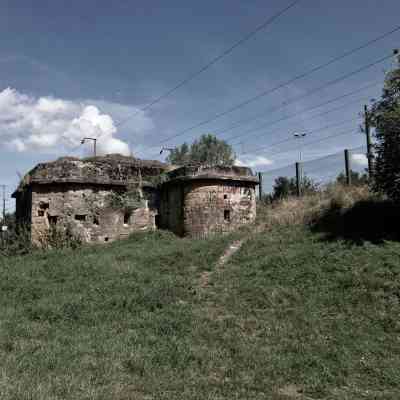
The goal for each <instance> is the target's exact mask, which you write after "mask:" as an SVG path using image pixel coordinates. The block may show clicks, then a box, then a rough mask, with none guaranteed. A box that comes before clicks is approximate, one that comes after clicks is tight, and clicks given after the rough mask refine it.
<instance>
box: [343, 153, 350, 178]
mask: <svg viewBox="0 0 400 400" xmlns="http://www.w3.org/2000/svg"><path fill="white" fill-rule="evenodd" d="M344 163H345V169H346V185H347V186H350V185H351V167H350V155H349V150H347V149H346V150H345V151H344Z"/></svg>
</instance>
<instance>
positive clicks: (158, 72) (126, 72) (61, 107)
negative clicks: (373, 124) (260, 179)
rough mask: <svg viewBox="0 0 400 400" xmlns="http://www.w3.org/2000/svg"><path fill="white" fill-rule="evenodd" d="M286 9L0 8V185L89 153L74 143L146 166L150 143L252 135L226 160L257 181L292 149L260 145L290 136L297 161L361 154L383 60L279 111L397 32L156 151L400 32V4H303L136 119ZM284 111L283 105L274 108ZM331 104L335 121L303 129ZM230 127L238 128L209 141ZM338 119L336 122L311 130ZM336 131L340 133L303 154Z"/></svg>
mask: <svg viewBox="0 0 400 400" xmlns="http://www.w3.org/2000/svg"><path fill="white" fill-rule="evenodd" d="M289 3H290V1H283V0H279V1H278V0H269V1H267V0H263V1H261V0H252V1H243V0H242V1H238V0H213V1H211V0H203V1H191V0H185V1H183V0H179V1H178V0H169V1H165V0H164V1H161V0H158V1H156V0H147V1H139V0H137V1H126V0H124V1H122V0H113V1H108V0H107V1H105V0H97V1H94V0H85V1H75V0H71V1H69V2H65V1H60V0H51V1H50V0H40V1H35V2H33V1H28V0H26V1H22V0H7V1H5V0H0V184H1V183H4V184H7V185H9V186H10V187H11V188H12V187H14V186H15V185H16V183H17V181H18V175H17V171H19V172H21V173H24V172H26V171H27V170H28V169H29V168H31V167H32V166H34V165H35V164H36V163H37V162H40V161H46V160H52V159H55V158H57V157H59V156H63V155H75V156H83V155H85V154H86V152H88V151H89V150H90V149H89V147H88V146H86V145H84V146H80V147H79V146H78V145H77V144H79V140H80V138H81V137H82V135H97V136H98V137H99V142H101V143H100V150H101V151H103V152H109V151H120V152H128V151H131V152H132V153H133V154H134V155H135V156H137V157H140V158H148V157H150V158H158V157H159V155H158V152H159V149H160V146H161V144H163V145H168V146H174V145H177V144H180V143H182V142H183V141H192V140H193V139H194V138H196V137H198V136H199V135H201V134H202V133H216V134H217V135H218V136H220V137H221V138H227V139H229V137H230V136H235V135H238V134H243V133H245V132H247V131H250V130H251V129H256V128H257V127H258V126H260V125H261V124H264V127H263V128H262V129H260V130H259V131H257V132H254V134H253V135H247V136H243V138H242V139H240V140H239V139H238V140H233V141H232V143H236V145H235V150H236V152H237V153H238V157H239V160H240V161H241V162H242V163H246V164H249V165H251V166H252V167H253V168H254V169H255V170H261V171H267V170H269V169H274V168H279V167H281V166H285V165H287V164H290V163H292V162H293V161H295V160H296V158H297V157H298V144H297V143H296V142H294V143H293V142H287V143H285V144H282V145H280V146H276V147H268V146H269V145H271V144H273V143H276V142H277V141H281V140H284V139H286V138H289V137H291V135H292V134H293V132H294V131H306V132H312V137H311V133H310V134H309V137H308V138H306V139H305V140H304V143H303V144H304V146H303V154H304V155H303V156H304V158H305V159H313V158H317V157H320V156H324V155H326V154H330V153H335V152H337V151H340V150H341V149H343V148H345V147H349V148H351V147H357V146H360V145H362V144H363V142H364V138H363V136H362V135H361V134H354V133H355V132H356V131H357V127H358V124H359V122H357V121H356V120H355V118H357V116H358V113H359V111H360V110H361V107H362V104H364V103H365V102H367V101H368V99H370V98H373V97H377V96H379V93H380V89H381V88H380V86H379V82H380V81H383V78H384V71H385V70H387V69H389V68H390V65H391V62H390V61H386V62H384V63H382V64H380V65H378V66H376V67H373V68H371V69H368V70H366V71H363V72H361V73H359V74H357V75H355V76H353V77H351V78H349V79H347V80H344V81H342V82H340V83H338V84H336V85H332V86H330V87H329V88H327V89H325V90H321V91H319V92H318V93H315V94H314V95H312V96H308V97H304V98H302V99H300V100H298V101H292V102H291V99H293V98H296V97H299V96H301V95H302V94H304V92H306V91H309V90H312V89H313V88H316V87H318V86H320V85H322V84H324V83H326V82H328V81H330V80H333V79H336V78H338V77H340V76H341V75H344V74H346V73H348V72H351V71H353V70H356V69H358V68H360V67H362V66H364V65H366V64H368V63H370V62H373V61H375V60H377V59H379V58H381V57H383V56H385V55H387V54H390V52H391V51H392V49H394V48H396V47H399V46H400V31H399V32H396V33H395V34H393V35H391V36H389V37H387V38H386V39H384V40H382V41H380V42H378V43H376V44H374V45H372V46H370V47H368V48H367V49H364V50H362V51H359V52H357V53H355V54H353V55H351V56H349V57H347V58H345V59H343V60H341V61H339V62H337V63H334V64H332V65H331V66H329V67H327V68H324V69H322V70H321V71H318V72H317V73H315V74H312V75H311V76H309V77H307V78H305V79H301V80H299V81H297V82H295V83H293V84H291V85H289V86H287V87H285V88H283V89H281V90H278V91H276V92H274V93H273V94H271V95H269V96H264V97H262V98H260V99H259V100H258V101H255V102H252V103H250V104H249V105H248V106H246V107H243V108H240V109H238V110H236V111H235V112H232V113H229V114H227V115H226V116H224V117H222V118H218V119H216V120H215V121H213V122H211V123H209V124H206V125H203V126H201V127H199V128H197V129H193V130H191V131H189V132H187V133H186V134H185V135H182V136H180V137H178V138H176V139H174V140H171V141H167V142H165V143H162V142H163V141H164V140H165V139H166V138H168V137H170V136H173V135H175V134H176V133H179V132H180V131H182V130H185V129H186V128H188V127H190V126H193V125H195V124H197V123H198V122H201V121H203V120H205V119H207V118H209V117H211V116H213V115H214V114H216V113H218V112H221V111H224V110H225V109H228V108H230V107H232V106H234V105H235V104H237V103H240V102H242V101H244V100H246V99H247V98H250V97H252V96H255V95H256V94H258V93H259V92H261V91H263V90H266V89H268V88H272V87H274V86H277V85H279V84H280V83H282V82H285V81H287V80H289V79H290V78H292V77H294V76H296V75H298V74H301V73H303V72H305V71H307V70H308V69H310V68H312V67H314V66H316V65H318V64H321V63H324V62H326V61H328V60H329V59H330V58H332V57H335V56H338V55H340V54H342V53H343V52H345V51H346V50H351V49H352V48H355V47H357V46H359V45H361V44H363V43H365V42H367V41H368V40H370V39H373V38H375V37H377V36H379V35H381V34H383V33H385V32H387V31H390V30H391V29H393V28H394V27H396V25H398V24H399V19H398V16H399V15H400V2H398V1H396V0H381V1H379V2H378V1H377V0H363V1H361V0H353V1H348V0H347V1H344V0H338V1H335V2H328V1H318V0H302V1H300V3H299V4H298V5H296V6H295V7H293V8H292V9H291V10H290V11H288V12H287V13H286V14H285V15H283V16H282V17H281V18H279V19H278V20H277V21H276V22H275V23H273V24H272V25H271V26H269V27H268V28H267V29H265V30H263V31H261V32H259V33H258V34H257V35H256V36H255V37H253V38H252V39H250V40H249V41H248V42H246V43H245V44H244V45H242V46H240V47H238V48H237V49H235V50H234V51H233V52H232V53H231V54H229V55H228V56H227V57H225V58H224V59H223V60H221V61H220V62H218V63H217V64H216V65H214V66H213V67H211V68H210V69H208V70H207V71H206V72H204V73H203V74H201V75H200V76H199V77H198V78H196V79H195V80H193V81H192V82H190V83H189V84H188V85H185V86H184V87H182V88H181V89H180V90H178V91H177V92H175V93H174V94H173V95H172V96H169V97H168V98H166V99H164V100H163V101H161V102H159V103H158V104H157V105H155V106H154V107H152V108H150V109H149V110H147V111H146V112H141V111H140V110H138V109H140V107H143V106H144V105H146V104H147V103H148V102H150V101H151V100H152V99H154V98H155V97H157V96H159V95H160V94H162V93H164V92H165V91H167V90H168V89H170V88H171V87H173V86H174V85H175V84H177V83H178V82H179V81H181V80H182V79H184V78H185V77H186V76H188V75H190V74H191V73H193V72H194V71H196V70H197V69H199V67H201V66H202V65H204V64H206V63H207V62H208V61H209V60H210V59H212V58H213V57H215V56H216V55H218V54H219V53H221V52H222V51H224V50H225V49H226V48H227V47H229V46H230V45H231V44H232V43H234V42H235V41H237V40H239V39H240V38H241V37H242V36H243V35H245V34H246V33H248V32H249V31H251V30H252V29H254V27H255V26H257V25H259V24H261V23H262V22H263V21H264V20H265V19H266V18H267V17H268V16H271V15H273V14H274V13H276V12H277V11H279V10H280V9H282V8H284V7H285V6H286V5H287V4H289ZM375 81H376V82H378V85H376V86H374V87H371V88H369V89H367V90H364V91H362V92H359V93H358V94H356V95H354V96H350V97H348V98H346V99H343V100H341V101H337V102H335V103H332V104H329V105H326V106H323V107H320V108H318V109H315V110H314V111H310V112H307V111H306V112H302V110H304V109H307V108H310V107H312V106H314V105H318V104H319V103H322V102H326V101H329V100H330V99H332V98H334V97H335V96H340V95H342V94H344V93H346V92H349V91H352V90H355V89H357V88H360V87H362V86H365V85H367V84H369V83H371V82H375ZM285 101H286V102H287V101H289V104H288V105H287V106H285V107H284V106H282V105H283V103H284V102H285ZM345 103H349V105H348V106H346V104H345ZM341 105H343V107H342V108H341V109H338V110H337V111H333V112H331V113H329V114H325V115H323V116H319V117H318V116H317V117H315V118H313V119H310V118H311V117H312V116H315V115H316V114H320V113H323V112H324V111H329V110H330V109H332V108H335V107H339V106H341ZM278 107H280V109H279V110H277V111H271V109H274V108H278ZM134 113H136V115H135V116H134V117H133V118H131V119H130V120H129V121H128V122H126V123H124V124H122V125H120V126H118V127H116V125H118V122H119V121H123V120H125V119H126V118H127V117H128V116H129V115H131V114H134ZM291 114H298V115H297V116H296V117H293V118H291V119H288V120H284V121H282V122H280V123H275V124H274V125H273V126H272V125H271V126H270V127H269V126H268V122H269V121H271V122H273V121H275V120H277V119H280V118H283V117H285V116H289V115H291ZM260 115H261V117H259V116H260ZM256 116H258V117H259V118H258V119H256V120H253V121H252V120H251V118H252V117H256ZM352 118H353V120H352V121H351V119H352ZM243 119H248V120H249V121H248V122H247V123H246V124H242V125H241V126H239V127H238V128H236V129H233V130H231V131H226V132H225V133H223V134H220V131H222V130H224V129H226V128H227V127H229V126H231V125H232V124H235V123H236V122H237V121H241V120H243ZM342 121H348V122H347V123H345V122H343V125H342V126H338V127H334V128H324V129H322V130H320V128H322V127H329V126H330V125H332V124H334V123H337V122H342ZM347 130H348V132H349V135H341V136H338V137H337V138H333V139H331V140H326V141H321V142H319V143H316V144H312V145H310V146H307V145H306V143H307V142H308V141H310V142H311V141H315V140H316V139H318V138H322V137H324V136H329V135H333V134H335V133H341V132H345V131H347ZM239 142H241V143H239ZM257 150H258V151H257ZM284 150H288V151H286V152H283V151H284ZM241 153H244V154H241ZM275 153H279V154H275Z"/></svg>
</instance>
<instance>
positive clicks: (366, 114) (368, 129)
mask: <svg viewBox="0 0 400 400" xmlns="http://www.w3.org/2000/svg"><path fill="white" fill-rule="evenodd" d="M364 118H365V135H366V137H367V158H368V174H369V177H370V178H371V177H372V174H373V171H372V168H373V166H372V151H371V148H372V144H371V120H370V115H369V111H368V107H367V105H365V106H364Z"/></svg>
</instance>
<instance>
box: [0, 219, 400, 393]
mask: <svg viewBox="0 0 400 400" xmlns="http://www.w3.org/2000/svg"><path fill="white" fill-rule="evenodd" d="M246 235H248V233H246V232H241V233H237V234H235V235H230V236H223V237H215V238H212V239H209V240H204V241H195V240H189V239H179V238H176V237H175V236H173V235H172V234H169V233H162V232H156V233H142V234H137V235H133V236H132V237H131V238H130V239H128V240H126V241H121V242H116V243H113V244H110V245H107V246H104V247H84V248H81V249H78V250H53V251H48V252H37V253H34V254H33V255H27V256H18V257H10V258H5V257H4V258H0V399H2V400H3V399H4V400H11V399H15V400H24V399H30V400H36V399H37V400H49V399H107V400H109V399H117V400H122V399H125V400H128V399H139V400H140V399H188V400H190V399H281V400H284V399H296V398H298V399H399V398H400V276H399V275H400V244H399V243H398V242H394V241H393V242H391V241H386V242H384V243H382V244H379V245H374V244H371V243H369V242H365V243H363V244H354V243H353V242H349V241H345V240H343V239H340V240H333V239H332V240H325V239H324V238H323V236H322V234H320V233H313V232H311V230H310V229H308V228H306V227H302V226H288V227H285V226H282V227H276V228H275V229H272V230H270V231H267V232H263V233H259V234H256V235H250V238H249V239H248V240H247V241H246V242H245V244H244V245H243V246H242V248H241V249H240V250H239V251H238V252H237V253H235V254H234V255H233V256H232V258H231V259H230V260H229V261H228V262H227V263H226V264H225V265H223V266H217V261H218V259H219V257H220V256H221V255H222V254H223V253H224V250H225V249H226V248H227V246H228V245H229V243H231V242H232V241H233V240H235V239H237V238H240V237H243V236H246Z"/></svg>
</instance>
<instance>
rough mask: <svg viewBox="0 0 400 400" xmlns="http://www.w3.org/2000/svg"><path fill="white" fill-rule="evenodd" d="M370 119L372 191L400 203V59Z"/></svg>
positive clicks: (389, 76) (386, 80) (388, 77)
mask: <svg viewBox="0 0 400 400" xmlns="http://www.w3.org/2000/svg"><path fill="white" fill-rule="evenodd" d="M371 115H372V123H373V125H374V126H375V137H376V145H375V150H376V157H375V160H374V170H373V178H374V179H373V188H374V189H375V191H377V192H381V193H384V194H386V195H387V196H388V197H389V198H390V199H392V200H395V201H400V162H399V160H400V57H399V58H398V60H397V67H396V68H395V69H393V70H392V71H391V72H389V73H388V74H387V76H386V79H385V83H384V88H383V93H382V97H381V99H380V100H378V101H376V102H375V104H374V105H373V107H372V112H371Z"/></svg>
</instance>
